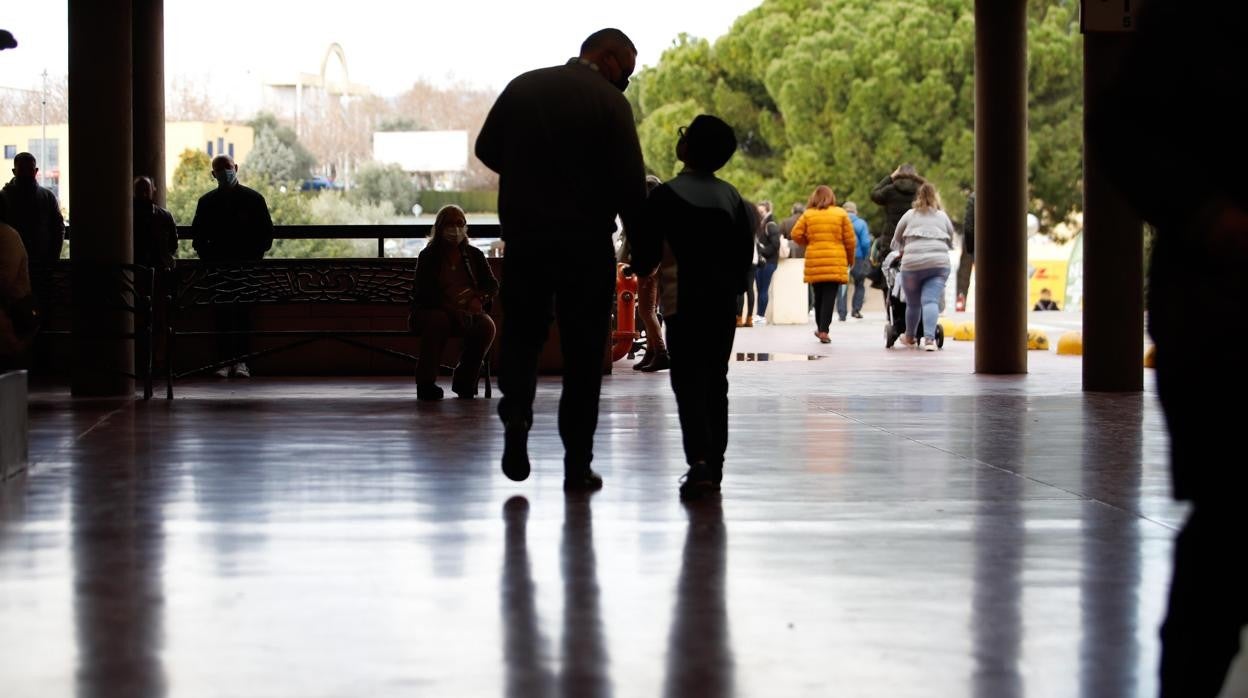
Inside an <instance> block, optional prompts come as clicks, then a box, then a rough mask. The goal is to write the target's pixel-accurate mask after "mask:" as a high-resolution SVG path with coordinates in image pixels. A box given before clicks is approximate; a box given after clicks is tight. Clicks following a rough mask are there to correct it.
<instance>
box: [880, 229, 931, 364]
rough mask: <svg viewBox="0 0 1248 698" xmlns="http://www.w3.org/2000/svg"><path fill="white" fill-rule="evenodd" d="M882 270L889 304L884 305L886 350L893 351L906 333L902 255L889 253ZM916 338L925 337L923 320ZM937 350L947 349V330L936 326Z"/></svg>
mask: <svg viewBox="0 0 1248 698" xmlns="http://www.w3.org/2000/svg"><path fill="white" fill-rule="evenodd" d="M880 270H881V271H883V272H884V288H885V290H886V291H887V295H888V302H887V303H885V304H884V305H885V310H884V314H885V316H886V317H887V322H886V323H885V324H884V348H885V349H892V348H893V345H894V344H896V343H897V339H898V338H899V337H901V335H903V334H905V333H906V300H905V298H906V297H905V294H904V293H902V290H901V284H900V283H898V281H900V279H901V253H900V252H889V253H888V256H887V257H885V258H884V263H883V264H881V265H880ZM916 336H917V337H921V336H923V320H921V319H920V320H919V327H918V330H916ZM936 348H937V349H944V348H945V328H943V327H941V326H940V325H936Z"/></svg>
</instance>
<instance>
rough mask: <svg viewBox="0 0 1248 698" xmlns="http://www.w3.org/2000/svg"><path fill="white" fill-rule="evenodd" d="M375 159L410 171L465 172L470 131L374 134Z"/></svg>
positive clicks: (382, 132)
mask: <svg viewBox="0 0 1248 698" xmlns="http://www.w3.org/2000/svg"><path fill="white" fill-rule="evenodd" d="M373 159H374V160H376V161H377V162H381V163H386V164H389V163H396V164H398V165H399V166H400V167H402V168H403V169H404V170H407V171H408V172H464V171H466V170H467V169H468V132H467V131H379V132H377V133H374V134H373Z"/></svg>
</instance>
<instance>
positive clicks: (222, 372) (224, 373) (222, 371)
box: [212, 366, 234, 378]
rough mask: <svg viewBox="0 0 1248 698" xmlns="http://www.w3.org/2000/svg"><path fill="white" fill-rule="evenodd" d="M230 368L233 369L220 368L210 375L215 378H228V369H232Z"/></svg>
mask: <svg viewBox="0 0 1248 698" xmlns="http://www.w3.org/2000/svg"><path fill="white" fill-rule="evenodd" d="M232 368H234V367H233V366H222V367H221V368H218V369H217V370H216V371H213V373H212V374H213V375H214V376H216V377H217V378H229V377H230V369H232Z"/></svg>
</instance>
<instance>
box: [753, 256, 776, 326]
mask: <svg viewBox="0 0 1248 698" xmlns="http://www.w3.org/2000/svg"><path fill="white" fill-rule="evenodd" d="M776 266H777V265H776V263H775V262H772V263H770V264H760V265H758V271H756V272H754V279H755V281H756V282H757V283H758V314H759V315H761V316H762V317H767V301H768V300H769V294H768V292H767V291H768V289H769V288H771V276H772V274H775V273H776Z"/></svg>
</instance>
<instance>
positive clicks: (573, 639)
mask: <svg viewBox="0 0 1248 698" xmlns="http://www.w3.org/2000/svg"><path fill="white" fill-rule="evenodd" d="M589 501H590V497H588V496H586V495H568V496H567V497H565V498H564V503H563V542H562V544H561V546H560V559H561V567H562V571H563V667H562V671H561V672H560V676H559V687H560V688H561V689H562V695H563V696H564V698H579V697H580V696H585V697H586V698H594V697H596V696H609V695H611V678H610V674H609V671H608V670H609V668H610V664H609V661H608V658H607V650H606V643H605V641H604V639H603V632H602V615H601V612H602V609H601V602H600V599H599V596H600V594H599V588H598V563H597V559H596V558H595V556H594V529H593V522H592V517H591V516H590V510H589Z"/></svg>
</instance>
